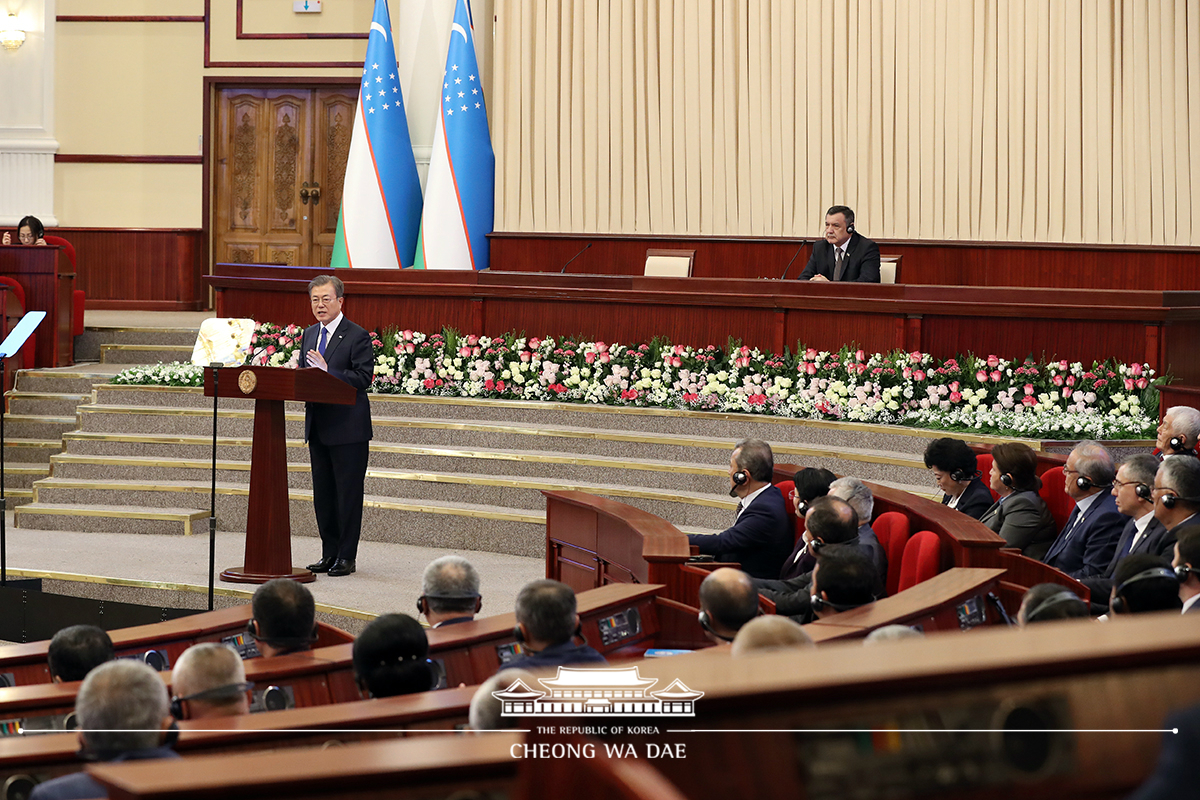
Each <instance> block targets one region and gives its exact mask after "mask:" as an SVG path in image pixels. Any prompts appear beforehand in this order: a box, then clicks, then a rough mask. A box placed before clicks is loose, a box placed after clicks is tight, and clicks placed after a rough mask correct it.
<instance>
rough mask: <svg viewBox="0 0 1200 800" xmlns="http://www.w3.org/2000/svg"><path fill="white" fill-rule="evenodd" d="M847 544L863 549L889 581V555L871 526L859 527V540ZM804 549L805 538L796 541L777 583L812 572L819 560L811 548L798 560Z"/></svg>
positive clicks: (884, 578) (882, 575)
mask: <svg viewBox="0 0 1200 800" xmlns="http://www.w3.org/2000/svg"><path fill="white" fill-rule="evenodd" d="M847 544H855V545H856V546H858V547H859V548H861V549H862V551H863V552H864V553H865V554H866V555H867V557H868V558H870V559H871V563H872V564H874V565H875V569H876V570H878V572H879V575H880V576H881V577H882V578H883V580H884V581H885V582H886V581H887V567H888V560H887V553H886V552H885V551H884V549H883V544H882V543H880V541H879V537H878V536H876V535H875V531H874V530H873V529H872V528H871V526H870V525H861V526H859V529H858V539H857V540H856V541H854V542H848V543H847ZM802 547H804V538H803V537H801V538H800V539H797V540H796V547H795V548H794V549H793V550H792V553H791V555H789V556H788V557H787V560H786V561H784V562H783V569H781V570H780V571H779V581H777V583H778V582H785V583H786V582H788V581H793V580H795V579H796V578H799V577H801V576H802V575H807V574H808V573H810V572H812V568H813V566H814V565H815V564H816V563H817V559H816V558H815V557H814V556H813V554H812V548H809V550H808V551H807V552H805V554H804V555H802V556H800V558H799V559H797V558H796V554H797V553H799V552H800V549H801V548H802ZM766 588H772V587H766ZM775 588H776V591H778V590H779V589H778V587H775ZM881 596H882V595H881Z"/></svg>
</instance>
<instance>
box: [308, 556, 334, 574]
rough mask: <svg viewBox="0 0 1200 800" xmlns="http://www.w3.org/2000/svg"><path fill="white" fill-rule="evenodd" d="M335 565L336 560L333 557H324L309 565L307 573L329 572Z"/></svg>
mask: <svg viewBox="0 0 1200 800" xmlns="http://www.w3.org/2000/svg"><path fill="white" fill-rule="evenodd" d="M336 563H337V559H336V558H334V557H333V556H325V557H324V558H322V559H321V560H320V561H318V562H317V563H315V564H309V565H308V570H309V572H329V568H330V567H332V566H333V565H334V564H336Z"/></svg>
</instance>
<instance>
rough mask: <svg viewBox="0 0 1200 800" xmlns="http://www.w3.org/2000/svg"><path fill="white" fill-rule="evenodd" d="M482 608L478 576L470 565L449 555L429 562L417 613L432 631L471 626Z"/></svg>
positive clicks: (462, 559) (422, 579)
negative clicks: (455, 626) (446, 627)
mask: <svg viewBox="0 0 1200 800" xmlns="http://www.w3.org/2000/svg"><path fill="white" fill-rule="evenodd" d="M481 608H483V597H482V596H481V595H480V594H479V573H478V572H476V571H475V567H473V566H471V562H470V561H467V560H466V559H465V558H463V557H462V556H454V555H450V556H442V557H441V558H436V559H434V560H433V561H431V562H429V566H427V567H425V574H424V575H423V576H422V578H421V596H420V597H418V598H417V612H418V613H420V614H424V615H425V619H426V620H428V621H429V627H431V628H440V627H441V626H443V625H458V624H459V623H462V622H472V621H473V620H474V619H475V615H476V614H478V613H479V610H480V609H481Z"/></svg>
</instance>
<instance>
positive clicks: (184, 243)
mask: <svg viewBox="0 0 1200 800" xmlns="http://www.w3.org/2000/svg"><path fill="white" fill-rule="evenodd" d="M53 231H54V233H55V235H58V236H62V237H63V238H64V239H66V240H68V241H69V242H71V244H72V246H74V248H75V254H76V259H77V262H78V263H77V268H76V276H75V288H77V289H82V290H83V291H84V294H85V295H86V296H87V307H88V308H117V309H121V308H128V309H133V308H136V309H143V310H156V311H196V310H199V309H200V308H202V307H203V306H204V305H205V303H204V302H203V300H204V295H203V292H204V288H203V286H202V285H201V282H200V275H201V249H202V246H203V241H202V237H203V234H202V232H201V231H199V230H188V229H169V228H168V229H148V230H147V229H140V230H137V229H135V230H120V229H113V228H54V229H53Z"/></svg>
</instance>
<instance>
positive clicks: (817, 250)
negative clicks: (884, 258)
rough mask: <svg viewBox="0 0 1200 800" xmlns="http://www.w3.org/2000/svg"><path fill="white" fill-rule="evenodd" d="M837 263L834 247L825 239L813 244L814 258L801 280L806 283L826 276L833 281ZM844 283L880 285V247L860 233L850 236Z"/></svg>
mask: <svg viewBox="0 0 1200 800" xmlns="http://www.w3.org/2000/svg"><path fill="white" fill-rule="evenodd" d="M835 267H836V261H835V260H834V255H833V245H831V244H830V243H829V242H827V241H826V240H824V239H819V240H817V241H816V242H814V243H813V252H812V256H811V257H810V258H809V259H808V264H807V265H806V266H805V267H804V272H801V273H800V280H802V281H806V280H809V279H810V278H812V277H813V276H815V275H824V276H825V277H826V278H828V279H829V280H833V272H834V268H835ZM839 280H841V281H842V282H847V281H857V282H859V283H879V245H877V244H875V242H873V241H871V240H870V239H868V238H867V237H865V236H862V235H860V234H858V233H852V234H850V242H849V244H848V246H847V248H846V255H845V257H844V261H843V264H842V277H841V278H840V279H839Z"/></svg>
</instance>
